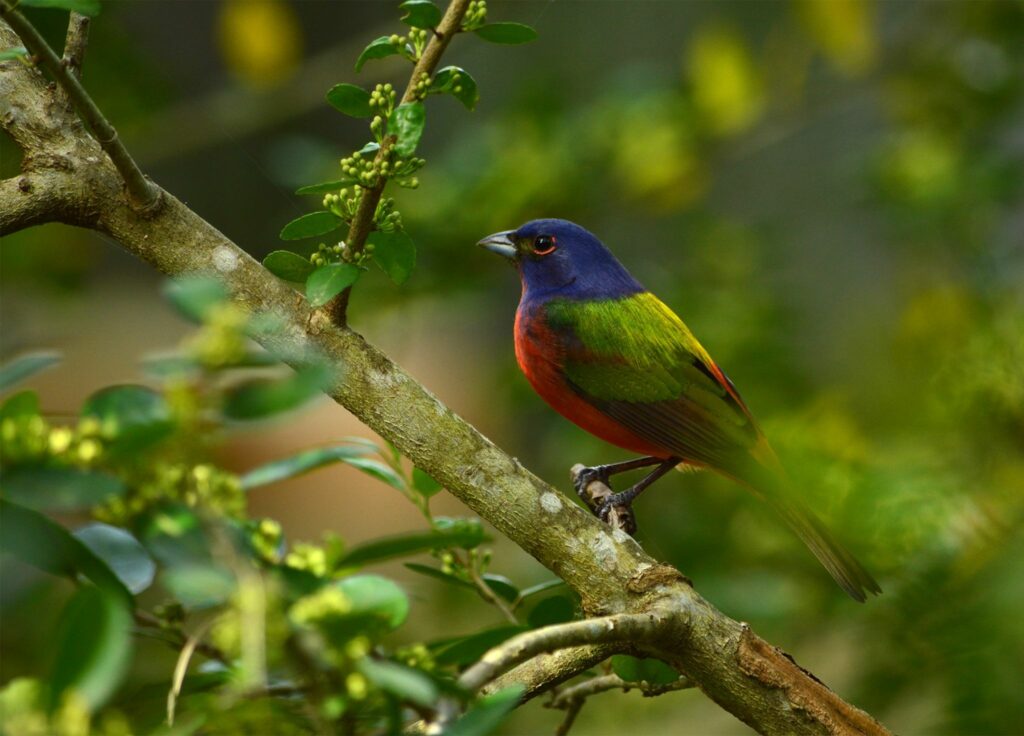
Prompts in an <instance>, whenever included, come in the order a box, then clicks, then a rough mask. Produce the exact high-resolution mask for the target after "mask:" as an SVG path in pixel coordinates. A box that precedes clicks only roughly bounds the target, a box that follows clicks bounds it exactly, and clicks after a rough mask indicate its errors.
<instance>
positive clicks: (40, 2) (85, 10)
mask: <svg viewBox="0 0 1024 736" xmlns="http://www.w3.org/2000/svg"><path fill="white" fill-rule="evenodd" d="M19 4H20V5H24V6H26V7H31V8H58V9H60V10H73V11H74V12H76V13H81V14H82V15H90V16H95V15H99V12H100V0H21V1H20V3H19Z"/></svg>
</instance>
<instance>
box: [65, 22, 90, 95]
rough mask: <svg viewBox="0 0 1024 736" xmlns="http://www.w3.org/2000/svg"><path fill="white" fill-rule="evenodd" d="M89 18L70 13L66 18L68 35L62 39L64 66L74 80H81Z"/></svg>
mask: <svg viewBox="0 0 1024 736" xmlns="http://www.w3.org/2000/svg"><path fill="white" fill-rule="evenodd" d="M89 22H90V20H89V16H87V15H82V14H81V13H76V12H74V11H71V17H70V18H68V34H67V37H66V38H65V39H64V59H63V61H64V66H65V67H66V68H67V70H68V72H69V73H70V74H71V75H72V76H73V77H74V78H75V79H81V78H82V64H84V63H85V49H86V47H87V46H88V45H89Z"/></svg>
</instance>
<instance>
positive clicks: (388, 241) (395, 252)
mask: <svg viewBox="0 0 1024 736" xmlns="http://www.w3.org/2000/svg"><path fill="white" fill-rule="evenodd" d="M366 241H367V242H368V243H373V260H374V261H376V262H377V265H378V266H380V267H381V270H382V271H384V273H386V274H387V275H388V278H390V279H391V280H392V281H394V282H395V283H396V284H404V283H405V282H406V280H408V278H409V275H410V274H411V273H412V270H413V269H414V268H415V267H416V244H415V243H413V242H412V238H410V237H409V234H408V233H406V232H403V231H397V232H391V233H385V232H380V231H376V232H372V233H370V236H369V237H368V238H367V239H366Z"/></svg>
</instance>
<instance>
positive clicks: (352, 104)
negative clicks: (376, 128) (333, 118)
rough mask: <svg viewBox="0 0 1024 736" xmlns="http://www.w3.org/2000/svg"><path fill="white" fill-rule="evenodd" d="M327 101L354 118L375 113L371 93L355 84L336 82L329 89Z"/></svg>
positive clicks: (365, 116)
mask: <svg viewBox="0 0 1024 736" xmlns="http://www.w3.org/2000/svg"><path fill="white" fill-rule="evenodd" d="M327 101H328V102H329V103H331V105H333V106H334V108H335V109H336V110H338V111H340V112H343V113H345V114H346V115H349V116H351V117H354V118H368V117H370V115H372V114H373V108H371V107H370V93H369V92H367V91H366V90H365V89H363V88H362V87H359V86H357V85H354V84H347V83H343V84H336V85H334V86H333V87H331V88H330V89H329V90H328V91H327Z"/></svg>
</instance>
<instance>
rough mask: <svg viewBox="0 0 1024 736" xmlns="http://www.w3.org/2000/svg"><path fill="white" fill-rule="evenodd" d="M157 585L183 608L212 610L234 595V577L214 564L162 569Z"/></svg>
mask: <svg viewBox="0 0 1024 736" xmlns="http://www.w3.org/2000/svg"><path fill="white" fill-rule="evenodd" d="M160 582H161V583H162V584H163V586H164V587H165V588H167V590H169V591H170V592H171V594H172V595H173V596H174V597H175V598H176V599H177V600H178V601H180V602H181V603H182V605H184V606H185V607H186V608H192V609H202V608H212V607H213V606H219V605H221V604H222V603H226V602H227V600H228V599H229V598H230V597H231V594H232V593H234V592H235V578H234V576H233V575H232V574H231V573H230V572H228V571H227V570H225V569H224V568H222V567H219V566H217V565H181V566H178V567H172V568H171V569H169V570H165V571H164V572H163V574H162V575H161V576H160Z"/></svg>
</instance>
